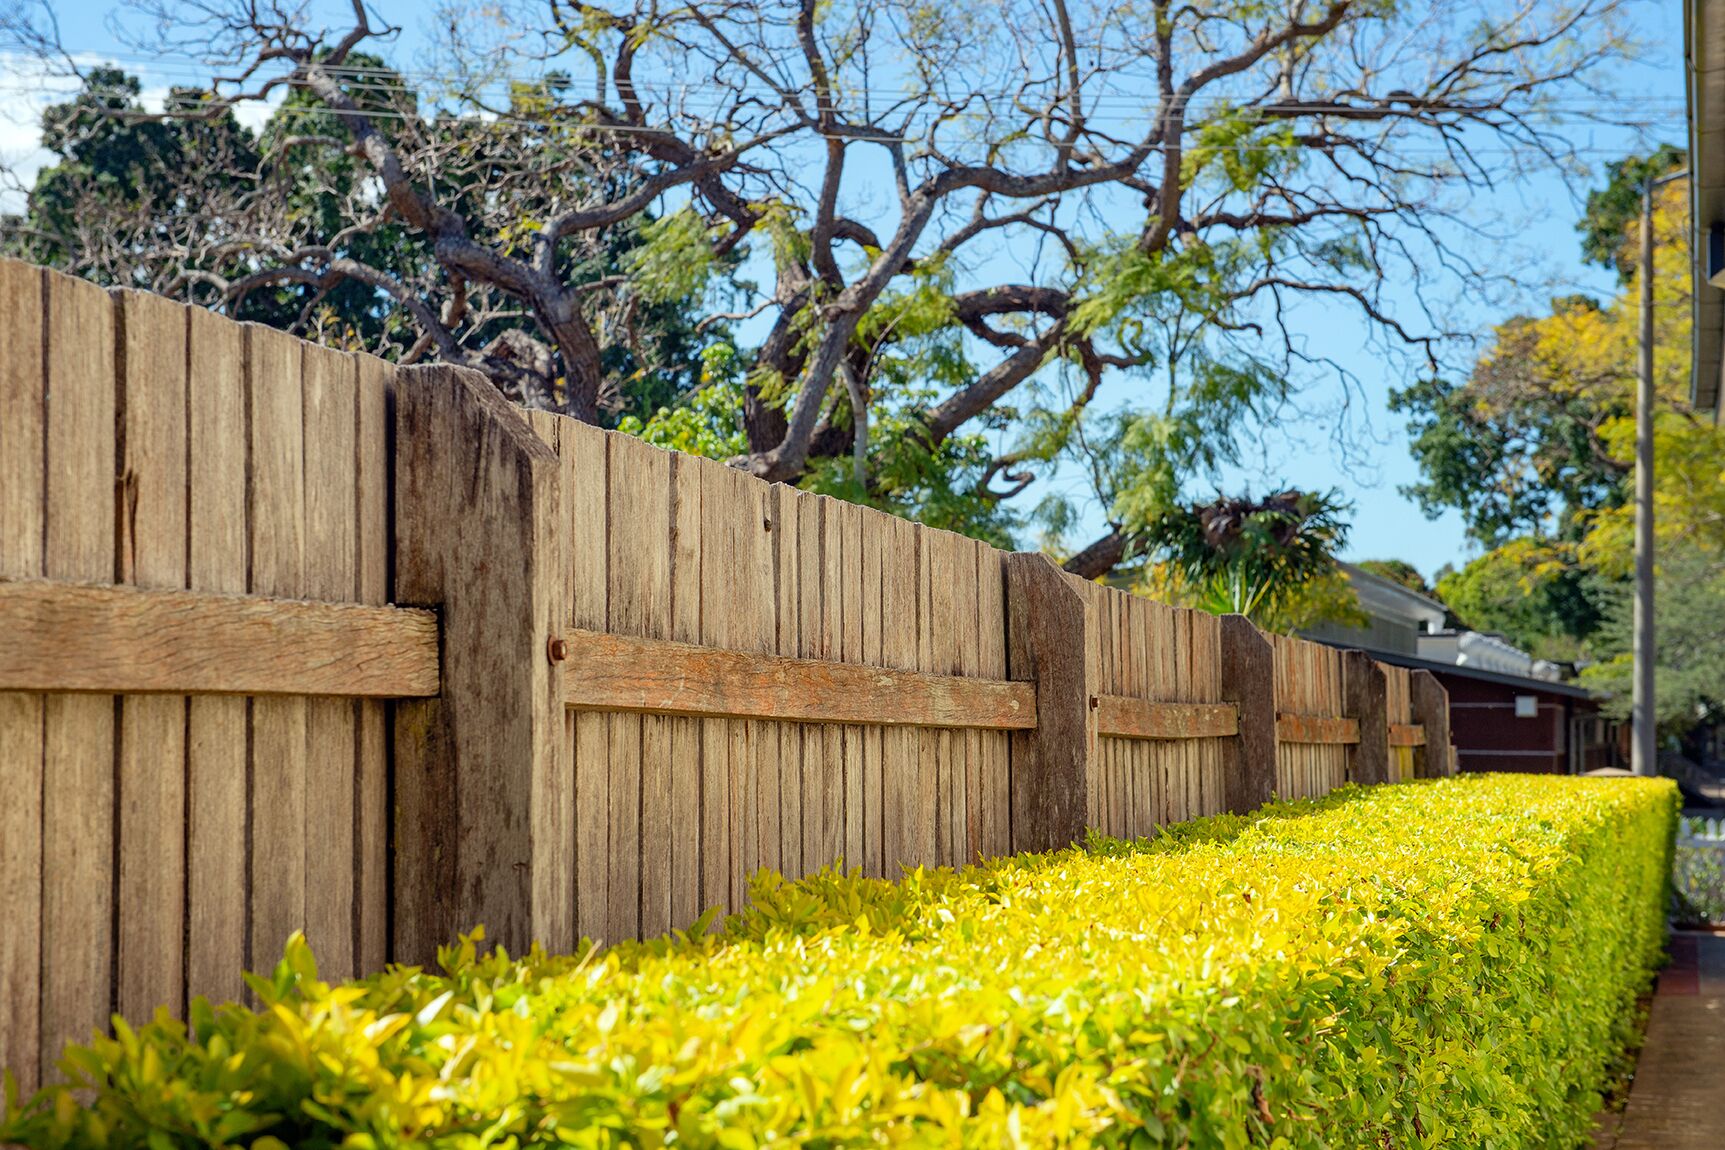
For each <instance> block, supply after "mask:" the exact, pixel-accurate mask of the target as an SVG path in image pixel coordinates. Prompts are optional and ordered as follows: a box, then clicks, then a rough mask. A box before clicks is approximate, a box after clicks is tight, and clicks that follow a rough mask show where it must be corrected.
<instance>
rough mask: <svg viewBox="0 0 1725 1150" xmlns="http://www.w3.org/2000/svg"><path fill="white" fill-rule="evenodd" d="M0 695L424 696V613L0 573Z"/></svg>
mask: <svg viewBox="0 0 1725 1150" xmlns="http://www.w3.org/2000/svg"><path fill="white" fill-rule="evenodd" d="M0 619H3V620H4V621H5V624H6V634H5V642H4V643H0V691H77V692H94V693H97V694H104V695H117V694H125V695H142V694H167V695H322V696H333V697H346V698H372V699H385V698H411V697H415V696H427V695H435V694H437V690H438V679H437V616H436V614H435V613H433V612H431V611H419V610H406V609H402V608H399V607H371V606H365V605H362V604H357V603H320V602H317V601H315V600H308V599H275V598H269V597H266V596H252V595H220V594H212V593H208V592H199V591H151V590H146V589H143V588H138V587H115V586H81V585H78V584H70V583H49V582H38V581H24V582H6V581H0Z"/></svg>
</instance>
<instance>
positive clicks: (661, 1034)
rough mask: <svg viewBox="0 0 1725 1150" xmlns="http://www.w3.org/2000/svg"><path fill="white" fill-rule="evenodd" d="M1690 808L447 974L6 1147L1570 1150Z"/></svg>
mask: <svg viewBox="0 0 1725 1150" xmlns="http://www.w3.org/2000/svg"><path fill="white" fill-rule="evenodd" d="M1675 815H1676V791H1675V789H1674V788H1672V787H1671V786H1670V785H1669V784H1666V783H1663V782H1658V781H1647V780H1623V779H1609V780H1577V779H1557V778H1540V777H1527V776H1521V777H1513V776H1486V777H1464V778H1458V779H1451V780H1445V781H1442V782H1436V783H1429V784H1425V783H1419V784H1407V785H1401V786H1386V787H1377V788H1372V789H1369V790H1359V789H1348V790H1345V791H1343V792H1339V793H1337V794H1336V795H1332V796H1330V797H1329V798H1326V799H1322V800H1317V801H1309V802H1300V803H1287V804H1276V805H1272V806H1271V807H1268V808H1266V809H1265V810H1264V811H1262V812H1259V813H1258V814H1256V815H1254V816H1252V817H1249V818H1237V817H1220V818H1213V819H1206V820H1200V821H1198V822H1194V823H1189V824H1184V825H1182V826H1179V827H1175V828H1171V829H1170V831H1169V832H1168V833H1166V834H1164V835H1162V836H1160V837H1158V838H1157V839H1156V840H1154V841H1152V842H1148V843H1133V844H1127V843H1119V842H1107V841H1100V840H1099V841H1097V842H1094V843H1092V844H1091V845H1090V847H1089V848H1088V849H1074V850H1070V851H1065V852H1061V853H1057V854H1052V855H1043V856H1024V857H1018V858H1013V859H1005V860H999V861H996V862H993V863H989V864H985V865H981V866H977V867H972V868H970V869H967V870H964V871H962V872H958V873H952V872H917V873H913V874H909V875H907V876H906V877H905V878H904V879H903V880H902V881H900V882H897V883H885V882H880V881H873V880H867V879H862V878H858V877H846V876H842V875H838V874H835V873H827V874H823V875H820V876H817V877H815V878H812V879H808V880H805V881H802V882H797V883H785V882H782V881H774V880H772V879H770V878H763V879H761V880H759V881H758V882H757V885H756V889H755V905H754V908H753V909H752V910H751V911H750V912H748V913H747V914H745V915H742V916H739V917H737V918H735V919H733V920H732V921H731V922H729V923H727V924H725V925H724V926H723V927H722V928H720V929H718V930H713V931H708V932H706V933H701V934H697V935H695V936H693V937H690V936H679V937H677V938H673V939H664V940H658V941H656V942H653V943H646V944H630V945H625V946H621V947H617V948H614V949H612V950H610V951H607V952H602V953H599V954H596V955H589V956H587V957H585V958H571V957H551V956H546V955H543V954H538V953H535V954H532V955H530V956H528V957H527V958H526V959H524V960H519V961H517V960H511V959H509V958H507V957H506V956H503V955H501V954H496V953H493V954H491V955H489V956H483V957H480V956H476V950H477V948H476V946H475V945H474V942H475V940H474V939H469V940H467V941H465V942H464V943H463V944H462V945H460V946H458V947H452V948H451V949H450V950H449V951H448V952H447V953H446V954H445V955H444V967H445V969H444V972H443V973H440V974H430V973H424V972H421V971H419V970H415V969H397V970H393V971H390V972H388V973H385V974H381V975H378V976H376V977H373V978H370V979H367V980H364V981H361V982H356V983H352V984H349V985H342V986H328V985H325V984H323V983H321V982H319V981H318V979H317V975H316V971H315V968H314V965H313V961H312V956H311V954H310V953H309V952H308V951H307V949H306V947H305V946H304V945H303V943H301V942H298V941H295V942H294V943H293V944H292V945H290V946H289V947H288V950H287V954H286V957H285V958H284V959H283V961H282V963H281V965H280V966H279V967H278V968H277V969H276V971H275V973H274V976H273V977H272V978H269V979H255V980H254V981H253V986H254V989H255V990H256V992H257V994H258V996H259V998H260V999H261V1005H260V1006H259V1007H258V1008H256V1009H245V1008H242V1007H238V1006H232V1005H229V1006H220V1007H214V1008H212V1007H210V1006H209V1005H207V1004H202V1003H200V1004H198V1005H197V1006H196V1008H195V1009H194V1010H193V1012H192V1020H191V1027H190V1034H188V1031H187V1028H186V1027H184V1026H182V1025H181V1024H179V1023H177V1022H174V1021H173V1020H171V1019H168V1018H166V1017H165V1016H159V1017H157V1018H156V1019H155V1020H154V1021H152V1022H149V1023H148V1024H146V1025H143V1026H141V1027H138V1028H136V1029H133V1028H131V1027H128V1026H125V1025H124V1024H121V1023H116V1035H115V1037H113V1038H112V1039H106V1038H104V1039H99V1040H97V1041H95V1042H93V1043H92V1044H91V1045H90V1046H87V1047H82V1048H72V1049H70V1050H69V1051H68V1052H67V1054H66V1058H65V1066H66V1070H67V1072H68V1073H69V1074H70V1075H71V1078H72V1083H71V1087H72V1088H81V1089H82V1091H83V1092H82V1093H74V1092H73V1089H72V1088H67V1087H62V1088H51V1089H48V1090H45V1091H43V1092H42V1093H40V1094H39V1095H37V1096H36V1097H35V1098H34V1099H32V1100H30V1101H29V1102H28V1103H25V1104H23V1105H22V1108H20V1104H19V1101H18V1100H17V1099H16V1098H13V1099H11V1100H10V1101H9V1107H8V1113H9V1114H10V1118H9V1119H8V1120H6V1121H5V1122H3V1123H0V1142H4V1141H8V1140H13V1141H17V1142H21V1143H24V1144H26V1145H29V1146H64V1145H98V1146H99V1145H115V1146H118V1145H149V1146H153V1147H167V1146H186V1145H201V1144H211V1145H250V1146H252V1147H256V1148H259V1150H271V1148H275V1147H280V1146H282V1145H284V1144H285V1145H292V1146H312V1147H317V1146H334V1145H342V1146H347V1147H354V1148H363V1147H381V1146H397V1145H409V1144H415V1145H435V1146H450V1147H456V1146H461V1147H477V1146H483V1145H503V1146H509V1145H526V1144H538V1145H545V1144H568V1145H574V1146H659V1145H677V1146H702V1147H706V1146H712V1147H737V1148H741V1147H755V1146H759V1145H762V1144H764V1143H768V1142H775V1141H777V1142H784V1143H788V1144H792V1145H799V1146H809V1147H849V1146H864V1145H868V1146H888V1145H891V1146H903V1147H916V1146H988V1147H996V1146H1013V1147H1017V1146H1023V1147H1042V1146H1125V1147H1148V1146H1176V1147H1177V1146H1191V1147H1246V1146H1254V1147H1308V1146H1309V1147H1356V1146H1357V1147H1371V1148H1373V1150H1383V1148H1385V1147H1420V1146H1465V1147H1498V1148H1509V1147H1545V1146H1551V1147H1564V1148H1569V1147H1573V1146H1575V1145H1577V1144H1578V1143H1579V1141H1580V1139H1581V1136H1582V1133H1583V1131H1584V1129H1585V1127H1586V1123H1587V1120H1588V1116H1589V1115H1590V1114H1591V1113H1592V1112H1593V1110H1594V1109H1595V1107H1596V1104H1597V1103H1598V1101H1599V1097H1598V1089H1599V1086H1600V1084H1601V1083H1602V1082H1603V1081H1604V1079H1605V1076H1606V1074H1607V1073H1608V1070H1609V1067H1610V1065H1611V1063H1612V1061H1613V1059H1614V1058H1615V1057H1617V1056H1618V1054H1619V1053H1620V1050H1621V1048H1622V1045H1623V1043H1624V1041H1625V1039H1626V1037H1627V1035H1628V1031H1629V1029H1630V1027H1631V1021H1630V1020H1631V1017H1632V1014H1633V1008H1634V1001H1635V998H1636V996H1637V995H1638V994H1639V993H1641V992H1642V991H1644V990H1645V988H1646V986H1647V983H1648V979H1649V975H1650V972H1651V970H1652V968H1653V966H1654V965H1655V963H1656V961H1657V959H1658V958H1659V955H1660V951H1661V947H1662V943H1663V937H1664V927H1663V918H1662V913H1663V908H1664V905H1665V897H1666V876H1667V874H1668V873H1669V871H1668V867H1669V863H1670V849H1671V839H1672V828H1673V825H1674V819H1675Z"/></svg>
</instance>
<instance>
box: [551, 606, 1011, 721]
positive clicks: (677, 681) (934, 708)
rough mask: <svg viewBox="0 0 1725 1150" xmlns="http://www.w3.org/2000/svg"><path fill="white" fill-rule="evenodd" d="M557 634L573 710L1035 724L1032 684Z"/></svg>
mask: <svg viewBox="0 0 1725 1150" xmlns="http://www.w3.org/2000/svg"><path fill="white" fill-rule="evenodd" d="M552 643H553V651H554V653H555V654H554V657H555V658H558V659H562V658H567V660H568V664H569V665H568V668H567V669H566V670H565V672H564V676H563V690H564V700H565V701H566V702H567V703H568V705H569V706H570V707H572V708H575V709H577V710H583V711H625V712H631V713H636V714H659V715H688V716H696V717H704V718H732V719H772V720H779V721H785V722H794V723H843V724H876V725H880V726H909V727H947V728H954V729H965V728H975V729H978V730H993V731H1022V730H1025V729H1027V728H1030V727H1034V726H1035V725H1036V689H1035V688H1034V687H1033V686H1031V685H1030V684H1028V683H1012V682H1006V681H1003V680H994V679H969V678H964V677H963V676H959V675H925V674H921V673H919V672H916V671H899V670H894V669H892V668H889V667H869V666H860V665H858V664H854V663H837V662H832V661H829V660H823V659H793V658H788V657H785V656H780V655H755V654H750V653H749V652H746V651H726V650H722V649H719V648H716V647H701V646H697V645H695V644H692V643H676V642H670V641H668V640H663V639H636V638H633V637H631V636H628V635H608V634H605V633H603V632H598V631H581V630H575V631H571V632H569V634H568V636H567V637H566V638H564V639H560V640H553V641H552Z"/></svg>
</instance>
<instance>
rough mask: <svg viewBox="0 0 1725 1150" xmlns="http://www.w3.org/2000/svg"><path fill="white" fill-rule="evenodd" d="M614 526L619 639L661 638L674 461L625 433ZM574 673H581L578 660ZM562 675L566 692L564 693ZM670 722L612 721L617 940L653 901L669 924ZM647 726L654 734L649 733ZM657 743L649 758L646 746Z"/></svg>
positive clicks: (613, 612)
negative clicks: (672, 464) (667, 726)
mask: <svg viewBox="0 0 1725 1150" xmlns="http://www.w3.org/2000/svg"><path fill="white" fill-rule="evenodd" d="M606 441H607V449H608V450H609V452H610V456H609V461H608V470H607V473H606V474H607V478H608V482H607V493H606V499H607V507H606V514H607V516H608V517H609V522H611V523H613V524H617V525H618V526H619V528H621V529H619V530H615V531H612V532H611V533H610V536H609V546H610V550H611V554H610V556H609V558H608V562H609V571H608V578H609V582H608V590H607V593H606V600H607V605H608V606H607V611H608V614H609V616H610V629H611V630H612V631H614V632H616V633H618V634H621V635H628V636H648V637H655V636H656V637H662V636H664V635H666V634H668V633H669V631H670V624H671V618H670V615H671V566H670V561H671V554H670V541H671V521H670V515H671V456H670V454H669V453H668V452H665V451H660V450H658V449H657V448H654V447H651V446H649V445H647V444H646V443H643V442H642V441H641V440H638V439H632V438H630V437H629V436H626V435H610V436H607V437H606ZM575 658H576V662H574V663H572V664H571V667H572V668H578V666H579V654H578V653H577V654H576V657H575ZM568 680H569V674H568V672H565V678H564V687H565V690H567V689H568ZM665 722H666V720H665V719H663V718H661V717H658V716H652V717H648V718H642V717H640V716H637V715H613V716H611V718H610V721H609V723H608V727H609V732H610V737H609V756H610V762H609V770H610V785H609V793H610V815H609V818H608V820H607V822H608V825H609V826H610V830H611V863H610V883H609V889H610V896H609V905H610V910H609V911H608V914H607V918H608V921H609V922H610V937H611V938H634V937H637V936H638V935H640V934H642V933H643V931H644V927H645V924H644V923H643V921H642V918H641V916H642V913H643V909H644V908H646V907H647V903H649V902H650V903H651V904H652V905H651V908H650V910H651V914H650V919H651V930H650V931H647V933H651V934H662V933H663V932H664V931H665V930H667V929H669V926H670V915H671V903H670V881H671V854H670V840H669V838H668V835H669V831H670V806H669V802H668V799H669V791H668V788H669V786H670V762H669V761H668V759H667V758H666V753H667V751H668V746H667V744H668V732H667V730H666V727H665ZM649 729H650V731H651V734H650V735H649ZM649 739H650V740H651V743H652V754H653V759H652V761H648V758H647V743H648V741H649Z"/></svg>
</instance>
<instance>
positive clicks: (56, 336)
mask: <svg viewBox="0 0 1725 1150" xmlns="http://www.w3.org/2000/svg"><path fill="white" fill-rule="evenodd" d="M46 284H47V290H46V292H45V297H46V308H47V315H46V340H47V342H46V345H45V347H44V356H43V359H44V361H45V364H46V375H47V382H46V393H45V394H46V415H47V427H46V431H47V434H46V437H45V441H46V442H45V446H46V452H47V454H46V457H45V459H46V483H45V485H44V491H43V494H44V498H45V512H46V514H45V522H44V525H43V526H44V536H45V547H44V554H43V574H44V575H45V576H46V577H47V578H49V579H55V580H69V581H82V582H107V581H109V580H112V579H113V578H114V576H115V572H116V569H117V566H118V564H117V563H116V561H115V551H114V525H115V499H114V494H115V487H116V479H117V478H118V475H117V468H116V440H117V438H118V437H117V436H116V434H115V432H116V422H115V420H116V415H117V398H118V397H117V394H116V392H117V388H116V379H115V362H114V359H115V331H114V308H113V304H112V302H111V301H110V300H109V298H108V295H107V293H106V292H104V291H102V290H101V289H100V288H98V287H96V286H95V285H94V284H90V283H86V282H84V281H82V280H75V279H71V278H68V277H66V276H59V275H55V276H50V277H48V279H47V281H46ZM43 708H44V710H43V744H44V746H43V779H44V785H43V787H42V796H43V799H42V871H41V892H42V933H41V947H42V950H41V953H42V955H43V962H42V982H41V990H42V1007H41V1009H42V1025H41V1044H40V1048H39V1053H40V1071H41V1075H42V1077H43V1078H44V1079H46V1078H48V1077H49V1076H50V1075H51V1074H56V1073H57V1070H56V1069H55V1063H56V1062H57V1060H58V1059H59V1055H60V1051H61V1049H62V1048H63V1047H64V1046H65V1044H66V1043H67V1042H68V1041H74V1040H75V1041H80V1042H81V1041H85V1040H87V1039H88V1038H89V1037H90V1035H91V1034H92V1033H93V1032H95V1031H105V1030H106V1029H107V1027H108V1015H109V1012H110V1011H111V1010H112V1008H113V984H112V972H113V959H114V950H113V946H114V936H113V925H114V878H115V866H116V863H117V861H118V860H117V859H116V858H115V855H114V831H115V825H114V817H115V799H116V795H115V789H114V781H115V780H114V775H115V752H116V744H115V735H116V731H115V717H116V711H117V710H118V708H117V707H116V705H115V701H114V700H113V699H112V698H109V697H107V696H97V695H50V696H48V697H47V698H46V699H45V700H44V703H43ZM8 929H10V925H9V924H8Z"/></svg>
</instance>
